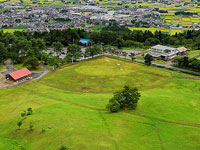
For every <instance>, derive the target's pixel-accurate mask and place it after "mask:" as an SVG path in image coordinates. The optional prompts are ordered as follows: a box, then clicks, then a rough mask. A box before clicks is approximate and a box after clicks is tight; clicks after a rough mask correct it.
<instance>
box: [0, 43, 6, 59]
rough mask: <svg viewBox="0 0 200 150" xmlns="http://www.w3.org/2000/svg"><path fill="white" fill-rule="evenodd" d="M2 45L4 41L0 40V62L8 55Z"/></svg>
mask: <svg viewBox="0 0 200 150" xmlns="http://www.w3.org/2000/svg"><path fill="white" fill-rule="evenodd" d="M4 45H5V44H4V43H2V42H0V62H4V61H5V60H6V59H7V57H8V51H7V49H6V47H5V46H4Z"/></svg>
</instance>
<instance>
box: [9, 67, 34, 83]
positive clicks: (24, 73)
mask: <svg viewBox="0 0 200 150" xmlns="http://www.w3.org/2000/svg"><path fill="white" fill-rule="evenodd" d="M30 74H31V72H30V71H29V70H28V69H27V68H23V69H20V70H17V71H14V72H11V73H9V75H10V76H11V77H12V78H13V79H14V80H17V79H20V78H22V77H25V76H28V75H30Z"/></svg>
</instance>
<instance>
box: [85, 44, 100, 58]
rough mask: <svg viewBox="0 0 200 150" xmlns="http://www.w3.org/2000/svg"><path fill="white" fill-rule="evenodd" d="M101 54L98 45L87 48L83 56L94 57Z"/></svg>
mask: <svg viewBox="0 0 200 150" xmlns="http://www.w3.org/2000/svg"><path fill="white" fill-rule="evenodd" d="M100 53H102V50H101V47H100V46H99V45H94V46H92V47H88V48H86V50H85V56H92V57H93V56H94V55H97V54H100Z"/></svg>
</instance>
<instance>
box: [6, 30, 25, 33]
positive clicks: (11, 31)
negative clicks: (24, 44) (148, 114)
mask: <svg viewBox="0 0 200 150" xmlns="http://www.w3.org/2000/svg"><path fill="white" fill-rule="evenodd" d="M23 30H24V29H3V32H4V33H6V32H7V33H14V32H15V31H20V32H22V31H23Z"/></svg>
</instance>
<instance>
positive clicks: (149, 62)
mask: <svg viewBox="0 0 200 150" xmlns="http://www.w3.org/2000/svg"><path fill="white" fill-rule="evenodd" d="M152 60H153V56H151V55H150V54H146V55H145V56H144V63H145V64H146V65H148V66H150V65H151V61H152Z"/></svg>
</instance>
